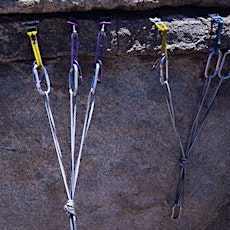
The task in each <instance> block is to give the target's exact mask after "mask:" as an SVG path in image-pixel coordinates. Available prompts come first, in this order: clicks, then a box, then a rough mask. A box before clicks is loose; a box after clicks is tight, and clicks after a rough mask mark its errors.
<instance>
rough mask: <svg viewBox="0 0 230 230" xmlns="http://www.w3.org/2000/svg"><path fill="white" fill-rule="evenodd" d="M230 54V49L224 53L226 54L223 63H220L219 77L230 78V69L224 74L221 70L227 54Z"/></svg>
mask: <svg viewBox="0 0 230 230" xmlns="http://www.w3.org/2000/svg"><path fill="white" fill-rule="evenodd" d="M229 54H230V50H228V51H227V52H226V53H225V54H224V56H223V59H222V61H221V64H220V68H219V72H218V76H219V78H222V79H227V78H230V71H229V72H228V74H227V75H222V74H221V72H222V70H223V66H224V63H225V61H226V58H227V56H228V55H229Z"/></svg>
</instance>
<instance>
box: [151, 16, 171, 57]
mask: <svg viewBox="0 0 230 230" xmlns="http://www.w3.org/2000/svg"><path fill="white" fill-rule="evenodd" d="M149 20H150V21H151V22H153V23H154V25H155V26H156V28H157V29H158V30H159V31H161V32H162V42H161V52H162V53H164V54H165V56H167V48H166V40H167V30H168V28H167V26H166V24H165V23H164V22H162V21H161V19H160V18H157V17H155V18H149Z"/></svg>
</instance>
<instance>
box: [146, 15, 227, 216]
mask: <svg viewBox="0 0 230 230" xmlns="http://www.w3.org/2000/svg"><path fill="white" fill-rule="evenodd" d="M210 16H211V17H212V25H213V23H217V24H218V29H217V33H216V39H215V45H214V49H213V51H212V52H211V53H210V54H209V57H208V61H207V65H206V69H205V77H206V81H205V85H204V88H203V91H202V96H201V100H200V104H199V107H198V111H197V114H196V116H195V119H194V121H193V124H192V127H191V130H190V134H189V137H188V141H187V147H186V150H184V148H183V145H182V141H181V138H180V134H179V132H178V128H177V125H176V118H175V113H174V108H173V102H172V95H171V89H170V86H169V82H168V56H167V49H166V35H167V27H166V25H165V24H164V23H163V22H161V20H160V19H158V18H150V21H151V22H153V23H154V24H155V26H156V28H157V29H158V30H160V31H161V32H162V45H161V53H162V55H161V58H160V59H158V61H157V62H156V63H155V65H154V69H155V68H156V67H157V65H158V64H159V63H160V81H161V84H162V86H164V87H163V88H164V95H165V98H166V103H167V107H168V111H169V115H170V118H171V121H172V124H173V128H174V131H175V134H176V137H177V140H178V142H179V145H180V149H181V159H180V162H179V164H180V166H181V170H180V176H179V183H178V187H177V192H176V200H175V202H174V204H173V207H172V214H171V217H172V219H177V218H178V217H180V214H181V211H182V202H183V199H184V187H185V186H184V185H185V184H184V183H185V178H186V165H187V161H188V156H189V154H190V153H191V151H192V149H193V147H194V144H195V142H196V140H197V137H198V136H199V134H200V132H201V130H202V127H203V125H204V122H205V120H206V118H207V116H208V114H209V112H210V110H211V107H212V105H213V103H214V100H215V98H216V96H217V93H218V91H219V89H220V87H221V84H222V82H223V80H224V79H227V78H229V77H230V73H229V74H227V75H226V76H225V75H222V74H221V72H222V68H223V66H224V63H225V60H226V57H227V55H228V54H229V53H230V51H227V52H226V53H225V55H224V57H223V59H222V53H221V51H220V45H221V29H222V26H223V23H224V20H223V19H222V18H221V17H220V16H219V15H210ZM214 55H217V56H218V59H217V63H216V67H215V71H214V73H213V74H209V68H210V63H211V60H212V57H213V56H214ZM221 59H222V62H221ZM164 64H165V71H164ZM164 72H165V76H164ZM217 75H218V76H219V77H220V80H219V83H218V86H217V87H216V89H215V91H214V93H213V95H212V96H211V99H210V101H209V103H208V106H207V107H206V109H205V108H204V103H205V101H207V97H208V96H207V95H208V92H209V89H210V85H211V80H212V79H213V78H214V77H215V76H217ZM202 111H203V116H202V115H201V112H202Z"/></svg>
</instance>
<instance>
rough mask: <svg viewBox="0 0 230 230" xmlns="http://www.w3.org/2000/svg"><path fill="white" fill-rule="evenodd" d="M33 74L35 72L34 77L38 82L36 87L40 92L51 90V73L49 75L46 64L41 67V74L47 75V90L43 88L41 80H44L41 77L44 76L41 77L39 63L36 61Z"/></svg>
mask: <svg viewBox="0 0 230 230" xmlns="http://www.w3.org/2000/svg"><path fill="white" fill-rule="evenodd" d="M33 74H34V78H35V82H36V88H37V90H38V92H39V93H40V94H41V95H45V94H48V93H49V92H50V79H49V75H48V72H47V70H46V68H45V66H42V67H41V74H40V76H42V77H45V81H46V87H47V89H46V90H42V88H41V82H42V80H41V78H42V77H39V74H38V65H37V63H34V65H33Z"/></svg>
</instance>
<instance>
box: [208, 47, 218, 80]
mask: <svg viewBox="0 0 230 230" xmlns="http://www.w3.org/2000/svg"><path fill="white" fill-rule="evenodd" d="M215 54H217V55H218V56H217V57H218V58H217V62H216V67H215V71H214V72H213V73H212V74H209V73H208V72H209V68H210V63H211V60H212V58H213V56H214V55H215ZM221 58H222V52H221V51H220V50H218V51H217V52H216V51H215V50H213V51H212V52H211V53H209V55H208V60H207V64H206V67H205V77H206V78H214V77H215V76H217V74H218V72H219V69H220V62H221Z"/></svg>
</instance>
